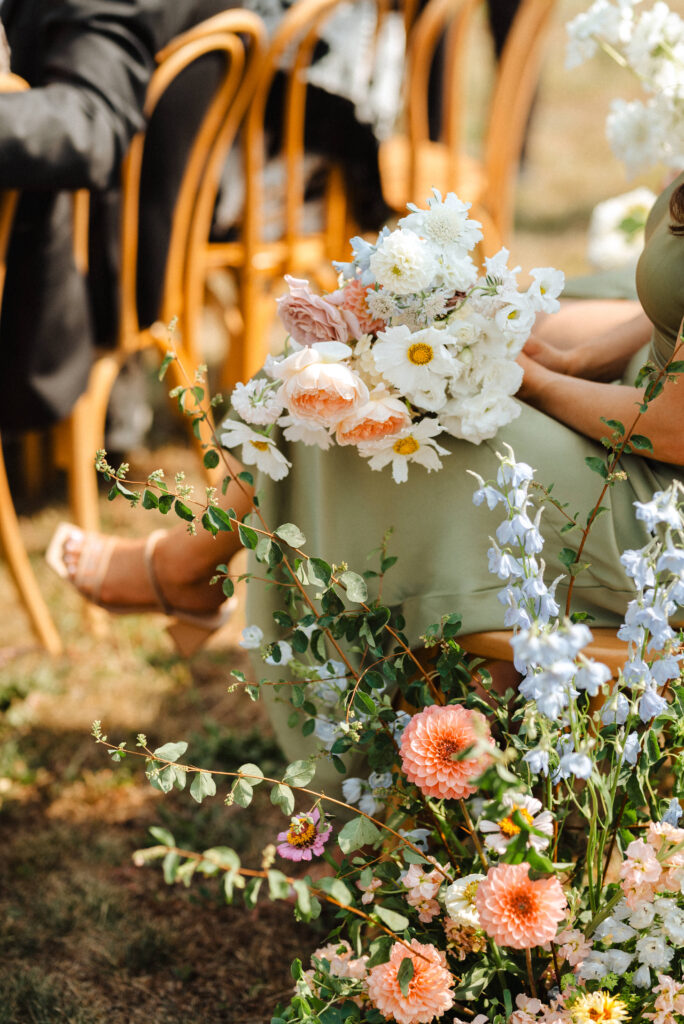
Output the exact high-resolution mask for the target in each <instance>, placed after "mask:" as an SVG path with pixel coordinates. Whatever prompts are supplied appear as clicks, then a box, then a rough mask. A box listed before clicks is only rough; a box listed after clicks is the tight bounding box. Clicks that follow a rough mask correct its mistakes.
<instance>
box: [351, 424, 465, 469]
mask: <svg viewBox="0 0 684 1024" xmlns="http://www.w3.org/2000/svg"><path fill="white" fill-rule="evenodd" d="M442 430H443V427H442V424H441V423H440V422H439V420H436V419H429V418H426V419H424V420H421V421H420V423H415V424H413V425H412V426H410V427H407V428H406V429H405V430H402V431H401V433H400V434H399V436H398V437H396V438H392V437H390V438H385V439H383V440H382V441H371V442H368V443H366V444H360V445H359V453H360V454H361V455H362V456H363V457H364V458H367V459H368V465H369V466H370V468H371V469H374V470H380V469H384V467H385V466H388V465H391V467H392V477H393V479H394V482H395V483H397V484H403V483H405V482H406V480H408V467H409V463H410V462H417V463H418V464H419V465H420V466H424V467H425V469H427V471H428V473H430V472H432V470H436V469H441V468H442V463H441V461H440V459H439V456H440V455H448V454H449V451H448V449H446V448H442V446H441V445H439V444H438V443H437V441H436V440H435V437H436V436H437V435H438V434H441V432H442Z"/></svg>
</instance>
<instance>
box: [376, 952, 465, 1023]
mask: <svg viewBox="0 0 684 1024" xmlns="http://www.w3.org/2000/svg"><path fill="white" fill-rule="evenodd" d="M406 957H408V958H410V959H411V960H412V961H413V977H412V978H411V980H410V981H409V983H408V995H406V996H405V995H403V994H402V991H401V988H400V987H399V981H398V974H399V968H400V967H401V964H402V961H403V960H404V959H405V958H406ZM453 984H454V979H453V976H452V975H451V972H450V971H448V970H447V966H446V957H445V955H444V953H442V951H441V950H439V949H437V947H436V946H432V945H429V944H426V945H424V944H423V943H421V942H418V940H417V939H413V941H412V942H411V949H408V948H407V947H406V946H403V945H402V944H401V942H395V943H394V945H393V946H392V950H391V952H390V958H389V960H388V962H387V963H386V964H378V966H377V967H374V968H373V969H372V970H371V971H370V973H369V974H368V981H367V986H368V995H369V996H370V999H371V1002H372V1003H373V1005H374V1006H377V1008H378V1010H380V1012H381V1013H384V1014H385V1016H386V1017H387V1018H389V1019H392V1020H395V1021H397V1024H427V1022H429V1021H431V1020H433V1018H435V1017H441V1016H442V1014H443V1013H445V1012H446V1011H447V1010H448V1009H450V1008H451V1006H453V1002H454V997H453V994H452V992H451V991H450V990H451V988H452V987H453Z"/></svg>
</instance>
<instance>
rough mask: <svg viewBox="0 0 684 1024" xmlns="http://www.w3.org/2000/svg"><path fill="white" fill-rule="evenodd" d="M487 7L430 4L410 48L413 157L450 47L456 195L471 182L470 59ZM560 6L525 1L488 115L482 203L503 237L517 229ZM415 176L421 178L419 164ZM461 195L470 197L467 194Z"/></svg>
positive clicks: (448, 120) (445, 81) (445, 114)
mask: <svg viewBox="0 0 684 1024" xmlns="http://www.w3.org/2000/svg"><path fill="white" fill-rule="evenodd" d="M483 7H484V0H428V3H427V4H426V6H425V7H424V9H423V10H422V12H421V13H420V15H419V16H418V18H417V19H416V22H415V24H414V26H413V29H412V32H411V37H410V40H409V46H408V53H407V74H406V80H405V88H406V94H405V95H406V99H405V103H406V127H405V130H406V133H407V135H408V139H409V146H410V152H411V155H412V159H413V160H415V159H416V158H417V154H419V153H420V150H421V147H422V146H425V144H427V143H429V129H428V124H429V117H428V109H429V85H430V77H431V75H432V74H433V73H434V68H435V66H436V54H437V53H438V52H439V47H440V46H441V47H443V51H442V57H443V59H442V61H441V69H442V98H443V106H442V117H441V126H440V131H439V138H438V140H437V141H438V142H439V143H441V144H442V145H443V147H444V148H445V149H446V150H447V155H448V173H447V179H448V180H449V181H450V182H452V183H453V185H454V187H456V190H458V185H459V183H460V182H462V181H463V180H464V179H465V178H466V177H467V175H466V174H465V164H466V162H467V161H468V153H467V145H466V140H465V129H466V119H467V114H468V98H469V81H470V80H469V71H471V70H472V61H471V60H469V55H470V53H471V52H472V40H473V33H474V31H475V28H476V25H477V23H478V20H479V18H480V17H482V8H483ZM553 8H554V0H521V3H520V6H519V9H518V11H517V12H516V15H515V17H514V19H513V22H512V25H511V28H510V31H509V33H508V36H507V39H506V44H505V46H504V49H503V53H502V56H501V59H500V61H499V62H498V65H497V67H496V70H495V78H494V84H493V88H492V91H491V95H490V99H489V103H488V109H487V111H486V114H485V131H484V141H483V146H482V149H483V154H482V156H481V158H480V164H481V169H482V174H483V176H484V182H485V187H484V192H483V193H482V195H480V196H478V197H477V198H478V199H479V200H480V201H481V202H482V203H483V205H484V206H485V207H486V209H487V211H488V212H489V214H490V215H491V216H492V217H493V219H494V221H495V222H497V225H498V227H499V231H500V233H502V234H504V235H505V234H506V233H507V229H508V228H509V226H510V221H511V214H512V201H513V189H514V184H515V177H516V174H517V170H518V165H519V160H520V154H521V151H522V146H523V141H524V137H525V130H526V126H527V123H528V119H529V114H530V110H531V107H532V103H533V100H534V95H535V91H536V88H537V83H538V78H539V69H540V64H541V57H542V53H543V47H544V42H545V38H546V30H547V28H548V25H549V21H550V16H551V13H552V11H553ZM478 52H479V51H478ZM410 178H411V180H412V181H414V180H415V178H416V173H415V166H414V169H413V171H412V172H411V175H410ZM412 198H414V199H416V197H412ZM417 198H418V199H423V198H425V197H422V196H421V197H417ZM460 198H462V199H465V200H469V199H471V197H470V196H468V195H460Z"/></svg>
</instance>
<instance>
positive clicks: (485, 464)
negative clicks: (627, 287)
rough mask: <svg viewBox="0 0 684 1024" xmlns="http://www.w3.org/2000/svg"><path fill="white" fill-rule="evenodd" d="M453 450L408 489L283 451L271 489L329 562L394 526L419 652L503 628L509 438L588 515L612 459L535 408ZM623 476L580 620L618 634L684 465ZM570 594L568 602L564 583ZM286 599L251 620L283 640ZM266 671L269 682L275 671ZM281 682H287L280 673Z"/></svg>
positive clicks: (294, 744) (651, 248) (553, 542)
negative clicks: (484, 483)
mask: <svg viewBox="0 0 684 1024" xmlns="http://www.w3.org/2000/svg"><path fill="white" fill-rule="evenodd" d="M682 181H684V175H682V176H681V177H680V178H679V179H678V180H677V182H676V183H675V184H679V183H680V182H682ZM672 187H674V186H672ZM671 190H672V189H671V188H670V189H668V190H667V192H666V193H664V194H663V195H662V196H661V197H660V198H659V200H658V201H657V203H656V204H655V207H654V209H653V211H652V213H651V216H650V219H649V222H648V226H647V244H646V247H645V250H644V253H643V254H642V257H641V261H640V263H639V268H638V272H637V286H638V292H639V297H640V300H641V302H642V305H643V307H644V309H645V311H646V313H647V315H648V316H649V319H650V320H651V321H652V323H653V325H654V334H653V344H652V352H651V358H655V359H656V361H657V362H658V363H659V365H661V366H662V365H663V363H664V362H665V360H666V359H667V357H668V355H669V354H670V353H671V352H672V350H673V347H674V344H675V339H676V337H677V330H678V327H679V323H680V320H681V318H682V315H684V237H677V236H674V235H672V234H671V233H670V231H669V215H668V202H669V194H670V192H671ZM647 355H648V352H647V351H643V352H641V353H640V354H639V355H638V356H637V357H636V358H635V359H634V360H632V363H631V364H630V367H629V370H628V373H627V374H626V375H625V378H624V379H625V382H627V381H629V382H630V383H632V382H633V381H634V376H635V374H636V371H637V370H638V368H639V367H640V366H641V365H642V364H643V362H644V361H645V357H646V356H647ZM439 441H440V444H443V445H444V446H445V447H446V448H448V449H449V452H450V454H449V455H447V456H444V457H443V460H442V461H443V469H442V470H440V471H438V472H433V473H427V471H426V470H425V469H423V467H421V466H418V465H415V464H413V465H410V466H409V479H408V482H407V483H404V484H395V483H394V481H393V480H392V477H391V472H390V469H389V467H387V468H386V469H385V470H383V471H382V472H377V471H372V470H371V469H370V468H369V466H368V464H367V462H366V461H365V460H364V459H362V458H360V457H359V455H358V454H357V453H356V451H355V450H354V448H352V447H334V448H331V449H329V450H328V451H327V452H323V451H321V450H319V449H318V448H314V447H306V446H304V445H303V444H301V443H296V444H290V445H289V446H286V447H285V448H284V449H283V450H284V451H285V454H286V455H287V458H288V459H289V460H290V461H291V462H292V469H291V471H290V475H289V476H288V477H287V478H286V479H285V480H284V481H281V482H279V483H274V482H273V481H271V480H269V479H267V478H263V477H262V478H259V480H258V482H257V490H258V493H259V494H260V500H261V508H262V510H263V513H264V516H265V518H266V521H267V522H268V523H269V525H271V527H272V528H273V527H275V526H277V525H279V524H280V523H286V522H290V523H296V524H297V525H298V526H299V527H300V528H301V529H302V530H303V532H304V534H305V536H306V538H307V545H306V550H307V553H309V554H310V555H318V556H320V557H322V558H325V559H326V561H328V562H336V563H340V562H343V561H344V562H347V563H348V564H349V567H350V568H352V569H354V570H356V571H357V572H363V570H364V569H367V568H374V569H375V568H377V555H372V554H371V553H372V552H373V551H374V550H377V548H378V547H379V545H380V543H381V541H382V538H383V536H384V534H385V533H386V531H387V530H388V528H390V527H391V528H392V530H393V533H392V534H391V537H390V539H389V543H388V552H389V553H390V554H392V555H397V556H398V561H397V563H396V564H395V566H394V567H393V568H391V569H390V570H389V572H388V573H387V574H386V576H385V579H384V582H383V592H382V597H383V601H384V602H385V603H387V604H389V605H391V606H396V607H400V608H401V610H402V612H403V615H404V617H405V619H406V633H407V635H408V637H409V639H410V641H411V643H418V640H419V637H420V635H421V634H422V633H423V632H424V631H425V629H426V627H427V626H429V625H430V624H431V623H433V622H439V620H440V618H441V616H443V615H444V614H446V613H450V612H458V613H459V614H460V615H461V616H462V619H463V632H464V633H469V632H476V631H480V630H488V629H500V628H502V627H503V616H504V608H503V606H502V604H501V603H500V601H499V599H498V593H499V591H500V590H501V589H502V583H501V581H500V580H499V579H497V578H496V577H495V576H493V575H491V574H490V573H489V572H488V569H487V549H488V548H489V546H490V539H489V538H490V537H491V536H493V534H494V532H495V530H496V527H497V525H498V524H499V522H500V520H501V509H500V508H498V509H495V510H494V511H493V512H490V511H489V510H488V509H487V508H486V506H484V505H482V506H479V507H476V506H474V505H473V502H472V496H473V492H474V490H475V488H476V486H477V485H476V483H475V481H474V480H473V478H472V477H471V476H469V475H468V473H467V472H466V470H468V469H470V470H474V471H475V472H476V473H478V474H479V475H480V476H481V477H483V478H484V479H485V480H487V479H493V478H494V477H495V476H496V472H497V469H498V466H499V462H498V460H497V457H496V452H497V451H502V450H503V443H504V442H506V443H507V444H509V445H511V447H512V448H513V450H514V452H515V455H516V458H517V459H518V461H524V462H527V463H529V464H530V465H531V466H532V467H533V468H534V469H535V471H536V479H537V480H538V481H540V482H541V483H543V484H545V485H550V484H553V485H554V487H553V493H554V495H555V497H556V498H557V499H558V500H559V501H560V502H567V503H568V511H569V512H572V513H579V514H580V517H581V518H584V517H585V515H586V513H587V512H588V511H589V510H590V509H591V508H592V507H593V505H594V504H595V502H596V499H597V497H598V494H599V491H600V488H601V479H600V478H599V477H598V476H597V475H596V473H593V472H592V471H590V470H589V469H588V468H587V466H586V464H585V459H586V458H587V456H597V455H598V456H602V455H604V454H605V452H604V449H603V448H602V447H601V445H600V444H598V442H595V441H592V440H590V439H589V438H586V437H584V436H583V435H581V434H578V433H576V432H575V431H573V430H572V429H570V428H569V427H567V426H565V425H564V424H562V423H559V422H558V421H557V420H554V419H552V418H551V417H549V416H546V415H545V414H544V413H541V412H538V411H537V410H536V409H533V408H532V407H530V406H528V405H525V404H524V403H521V414H520V416H519V417H518V419H516V420H514V421H513V422H512V423H511V424H509V425H508V426H506V427H504V428H502V429H501V430H500V431H499V433H498V434H497V436H496V437H494V438H492V439H491V440H489V441H484V442H483V443H482V444H480V445H473V444H470V443H468V442H465V441H459V440H455V439H452V438H449V437H448V435H442V436H441V437H440V438H439ZM622 468H623V469H624V470H625V471H626V473H627V479H626V480H625V481H624V482H622V483H619V484H617V485H616V486H614V487H613V488H611V489H609V491H608V493H607V495H606V497H605V498H604V501H603V504H604V505H606V506H607V507H608V511H607V512H606V513H604V514H603V515H602V516H600V517H599V518H598V520H597V521H596V522H595V524H594V527H593V528H592V531H591V534H590V537H589V541H588V544H587V547H586V548H585V555H586V558H587V561H588V562H590V566H589V568H588V569H587V570H586V571H585V572H582V573H581V574H580V575H579V576H578V578H577V581H576V584H575V588H574V593H573V610H575V611H585V612H589V613H590V614H591V615H592V616H593V617H594V624H595V625H597V626H611V627H612V626H615V627H616V626H617V625H618V624H619V623H620V621H621V619H622V616H623V614H624V611H625V608H626V606H627V603H628V601H629V600H630V599H631V597H632V596H633V590H632V587H631V585H630V580H628V578H627V577H626V576H625V574H624V573H623V571H622V568H621V566H620V562H619V557H620V554H621V552H622V551H623V550H625V549H626V548H634V547H641V546H642V545H643V544H645V543H646V540H647V535H646V533H645V530H644V526H643V523H642V522H641V521H639V520H637V519H636V517H635V515H634V509H633V504H632V503H633V502H634V501H636V500H639V501H647V500H648V499H650V497H651V495H652V494H653V492H654V491H656V490H658V489H662V488H664V487H666V486H667V485H668V484H669V483H670V481H671V480H672V478H673V477H674V476H677V477H679V478H680V479H682V481H683V482H684V469H681V470H680V469H679V468H676V467H673V466H671V465H666V464H665V463H660V462H656V461H654V460H650V459H646V458H642V457H637V456H627V457H625V458H624V459H623V461H622ZM565 522H566V520H565V519H564V517H563V515H562V514H561V513H560V512H559V511H557V510H556V509H554V508H553V507H552V506H548V507H547V508H546V509H545V510H544V512H543V515H542V519H541V530H542V533H543V535H544V538H545V547H544V552H543V558H544V559H545V562H546V566H547V579H548V580H549V581H551V580H553V579H554V578H555V577H556V576H558V575H560V574H561V573H564V572H565V569H564V566H563V565H562V564H561V563H560V562H559V560H558V553H559V551H560V550H561V548H563V547H565V546H566V545H567V544H568V543H571V541H570V540H569V536H568V534H567V533H566V534H562V533H561V528H562V526H563V525H564V523H565ZM369 555H370V559H369ZM558 595H559V598H560V600H561V601H563V599H564V590H563V587H562V586H560V587H559V589H558ZM277 602H278V595H277V592H276V591H275V590H274V589H273V588H267V587H265V586H264V585H263V584H261V583H258V582H254V583H252V584H251V585H250V586H249V587H248V611H247V615H248V622H249V623H250V624H257V625H259V626H261V628H262V629H263V630H264V633H265V634H266V636H267V637H269V638H275V637H276V636H277V635H278V627H277V626H275V624H274V622H273V619H272V612H273V611H274V610H275V608H276V607H277V606H278V604H277ZM261 669H262V666H260V668H259V670H258V671H260V672H261V675H262V676H264V675H266V673H267V672H268V668H267V667H266V671H265V672H264V671H261ZM274 674H275V675H276V677H277V675H278V671H277V670H276V672H275V673H274ZM290 711H291V707H290V706H289V704H276V705H275V706H274V717H275V719H276V728H277V730H278V733H279V738H280V739H281V742H282V743H283V746H284V747H285V749H286V752H287V753H289V754H290V755H291V756H300V757H301V756H302V751H303V749H304V748H303V743H306V741H302V736H301V732H300V731H299V729H295V730H294V731H289V730H288V729H287V727H286V726H285V724H284V723H285V720H286V718H287V716H288V714H289V712H290Z"/></svg>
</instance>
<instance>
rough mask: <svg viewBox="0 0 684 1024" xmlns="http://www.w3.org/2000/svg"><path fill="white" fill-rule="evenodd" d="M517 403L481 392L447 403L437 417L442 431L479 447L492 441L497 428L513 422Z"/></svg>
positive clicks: (518, 409)
mask: <svg viewBox="0 0 684 1024" xmlns="http://www.w3.org/2000/svg"><path fill="white" fill-rule="evenodd" d="M521 411H522V409H521V406H520V403H519V402H517V401H516V400H515V399H514V398H511V397H510V396H508V395H504V394H500V393H499V394H497V393H493V392H492V393H488V392H486V391H483V392H481V393H480V394H478V395H473V396H472V397H470V398H465V399H463V400H462V401H459V402H454V403H449V404H447V406H446V407H445V409H444V411H443V412H442V414H441V415H440V419H441V421H442V423H443V424H444V429H445V430H446V432H447V433H448V434H451V435H452V436H453V437H459V438H463V439H464V440H466V441H470V442H471V444H480V443H481V442H482V441H486V440H487V439H488V438H490V437H494V436H495V434H496V432H497V431H498V430H499V428H500V427H504V426H506V425H507V424H508V423H511V422H512V421H513V420H514V419H516V418H517V417H518V416H519V415H520V413H521Z"/></svg>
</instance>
